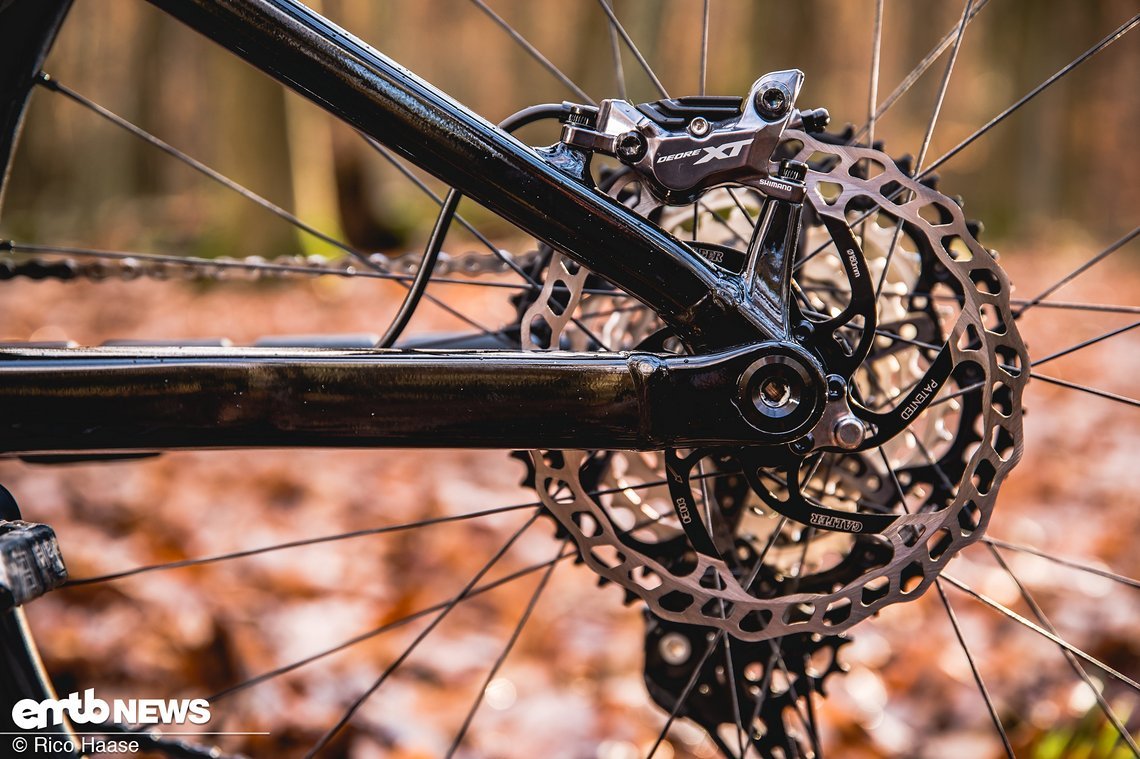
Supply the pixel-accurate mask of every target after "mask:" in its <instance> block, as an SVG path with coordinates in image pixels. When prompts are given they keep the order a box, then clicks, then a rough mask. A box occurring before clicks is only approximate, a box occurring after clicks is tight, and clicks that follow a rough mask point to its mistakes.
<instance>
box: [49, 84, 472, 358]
mask: <svg viewBox="0 0 1140 759" xmlns="http://www.w3.org/2000/svg"><path fill="white" fill-rule="evenodd" d="M36 83H37V84H39V85H40V86H41V87H44V88H46V89H48V90H50V91H52V92H57V93H59V94H61V95H63V96H64V97H66V98H68V99H69V100H71V101H72V102H75V103H78V104H79V105H81V106H83V107H84V108H86V109H87V110H89V111H91V112H93V113H95V114H97V115H99V116H101V117H102V118H104V119H106V120H107V121H109V122H110V123H112V124H114V125H115V126H117V127H119V128H121V129H123V130H125V131H127V132H129V133H130V134H132V135H134V136H135V137H138V138H139V139H141V140H143V141H144V142H146V143H148V144H150V145H152V146H154V147H155V148H158V149H159V150H161V151H162V152H164V153H166V154H167V155H169V156H171V157H173V158H176V159H177V160H178V161H180V162H182V163H184V164H185V165H187V166H189V167H190V168H192V169H194V170H195V171H197V172H198V173H200V174H202V175H203V176H205V177H208V178H209V179H211V180H212V181H214V182H217V183H218V184H220V185H222V186H223V187H226V188H228V189H229V190H231V191H233V192H235V193H237V194H238V195H240V196H242V197H243V198H245V199H247V200H249V201H251V202H253V203H255V204H256V205H258V206H260V207H261V208H263V209H265V210H266V211H268V212H270V213H272V214H273V215H274V216H277V217H278V218H280V219H282V220H284V221H286V222H288V223H289V224H291V225H293V226H294V227H295V228H296V229H298V230H300V231H302V232H304V233H306V234H308V235H311V236H313V237H315V238H317V239H318V240H320V241H322V242H324V243H326V244H328V245H331V246H332V247H334V248H337V249H338V250H341V251H343V252H344V253H346V254H348V255H350V256H352V257H353V258H355V259H356V260H358V261H360V262H361V263H362V264H364V265H365V266H367V267H369V268H371V269H375V270H376V271H384V270H385V269H384V267H383V266H381V265H380V264H378V263H376V262H375V261H373V260H372V258H371V257H369V256H367V255H365V254H364V253H363V252H361V251H359V250H357V249H356V248H354V247H352V246H351V245H348V244H346V243H344V242H341V241H340V240H338V239H336V238H335V237H332V236H331V235H329V234H327V233H325V232H322V231H320V230H319V229H317V228H316V227H313V226H312V225H311V224H308V223H306V222H304V221H302V220H301V219H299V218H298V217H297V216H296V215H295V214H292V213H290V212H289V211H286V210H285V209H284V208H282V207H281V206H279V205H277V204H276V203H273V202H271V201H270V200H268V199H266V198H264V197H262V196H261V195H258V194H257V193H255V192H253V191H252V190H250V189H248V188H246V187H245V186H244V185H241V184H239V183H237V182H235V181H234V180H232V179H230V178H229V177H227V176H226V175H224V174H222V173H221V172H218V171H215V170H214V169H212V168H210V167H209V166H207V165H206V164H204V163H202V162H201V161H199V160H197V159H196V158H193V157H192V156H190V155H189V154H187V153H185V152H183V151H181V150H179V149H178V148H176V147H174V146H173V145H171V144H169V143H167V142H166V141H164V140H162V139H160V138H159V137H156V136H155V135H153V134H151V133H150V132H148V131H146V130H145V129H142V128H141V127H139V126H136V125H135V124H134V123H132V122H130V121H128V120H127V119H124V118H123V117H122V116H119V115H118V114H116V113H114V112H113V111H111V110H109V109H107V108H104V107H103V106H101V105H99V104H98V103H96V102H95V101H93V100H90V99H88V98H86V97H84V96H83V95H80V94H79V93H78V92H76V91H75V90H72V89H70V88H68V87H66V86H64V85H63V84H61V83H60V82H58V81H56V80H55V79H53V78H52V77H51V76H50V75H48V74H47V73H44V72H40V75H39V77H37V79H36ZM393 281H395V282H398V283H399V284H400V285H401V286H402V287H410V285H409V284H408V283H406V282H404V281H402V280H400V279H393ZM425 297H427V299H428V300H429V301H431V303H433V304H434V305H436V306H438V307H439V308H441V309H443V310H444V311H446V312H447V313H449V314H451V315H452V316H454V317H455V318H457V319H460V320H461V321H463V322H465V323H466V324H468V325H470V326H472V327H474V328H475V329H477V330H479V331H480V332H482V333H483V334H488V335H489V334H491V330H490V329H488V328H487V327H484V326H483V325H481V324H479V323H478V322H476V321H475V320H473V319H471V318H470V317H468V316H466V315H464V314H462V313H460V312H459V311H457V310H456V309H455V308H453V307H452V306H450V305H448V304H446V303H443V302H442V301H440V300H439V299H438V298H434V297H432V296H425Z"/></svg>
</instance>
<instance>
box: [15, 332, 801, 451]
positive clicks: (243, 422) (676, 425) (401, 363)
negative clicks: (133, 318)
mask: <svg viewBox="0 0 1140 759" xmlns="http://www.w3.org/2000/svg"><path fill="white" fill-rule="evenodd" d="M775 349H776V348H775V347H774V346H759V347H757V348H743V349H734V350H729V351H725V352H722V353H718V354H714V355H710V356H704V357H683V356H661V355H658V354H653V353H636V352H635V353H620V354H615V353H549V354H544V353H539V354H535V353H523V352H519V353H514V352H507V351H486V352H482V351H473V352H469V353H467V354H460V353H440V352H428V351H380V350H369V351H336V350H313V349H292V350H290V349H273V348H266V349H256V348H243V349H233V348H158V347H156V348H131V347H124V348H87V349H75V348H70V349H69V348H25V349H19V350H17V349H5V350H3V351H0V408H3V409H4V415H3V417H2V419H0V452H5V453H49V454H59V453H68V452H75V451H131V450H134V451H139V450H142V451H145V450H150V449H165V448H219V447H220V448H224V447H237V446H254V447H263V446H357V447H434V448H439V447H461V448H543V447H554V448H587V449H597V448H623V449H660V448H662V447H665V446H669V445H683V446H694V445H718V444H729V443H748V444H757V443H775V442H779V441H780V440H782V439H784V438H783V437H779V436H777V435H776V434H775V433H773V434H767V433H765V432H764V431H762V430H760V429H758V428H756V427H753V426H752V425H750V424H749V423H748V422H746V421H745V420H744V419H743V417H742V416H741V413H740V411H739V410H738V408H737V406H736V401H735V400H734V399H735V398H736V397H737V395H738V390H737V385H738V383H739V379H740V376H741V374H742V373H743V372H744V371H745V369H746V368H747V367H748V366H749V365H750V364H751V363H752V362H754V361H755V360H756V359H757V358H758V357H760V356H763V355H767V354H768V353H769V352H770V351H772V350H775ZM785 437H786V436H785Z"/></svg>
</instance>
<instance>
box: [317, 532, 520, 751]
mask: <svg viewBox="0 0 1140 759" xmlns="http://www.w3.org/2000/svg"><path fill="white" fill-rule="evenodd" d="M538 516H539V513H538V512H537V511H536V512H535V514H534V516H532V517H531V518H530V519H528V520H527V522H526V524H524V525H523V526H522V527H520V528H519V529H518V530H517V531H516V532H515V533H514V534H513V535H511V537H510V538H509V539H508V540H507V542H506V543H504V544H503V545H502V547H500V548H499V550H498V551H496V552H495V555H494V556H492V557H491V559H490V560H489V561H488V562H487V563H486V564H484V565H483V567H482V569H480V570H479V571H478V572H476V573H475V576H474V577H472V578H471V580H470V581H469V582H468V583H467V585H465V586H464V588H463V590H461V591H460V592H459V595H457V596H456V597H455V598H454V599H452V600H451V601H449V602H448V604H447V605H446V606H444V607H443V609H441V610H440V611H439V613H438V614H437V615H436V616H434V617H433V618H432V620H431V622H429V623H428V625H427V627H425V628H424V629H423V630H421V631H420V632H419V633H418V634H417V635H416V637H415V638H414V639H413V640H412V642H411V643H410V644H408V646H407V648H405V649H404V651H403V652H402V653H401V654H400V655H399V656H397V657H396V659H395V660H394V661H393V662H392V663H391V664H389V665H388V667H387V668H386V669H385V670H384V671H383V672H382V673H381V674H380V676H379V677H378V678H376V680H374V681H373V683H372V685H370V686H369V687H368V689H367V690H365V691H364V692H363V693H361V694H360V696H358V697H357V698H356V700H355V701H353V702H352V703H351V704H350V705H349V707H348V708H347V709H346V710H345V711H344V714H343V715H341V718H340V719H339V720H338V721H337V723H336V724H335V725H333V726H332V727H331V728H329V729H328V731H327V732H326V733H325V734H324V735H322V736H321V737H320V738H319V739H318V740H317V742H316V743H315V744H314V745H313V747H312V748H311V749H309V751H308V752H306V754H305V759H312V757H314V756H316V755H317V754H318V753H319V752H320V751H321V750H322V749H323V748H325V747H326V746H328V744H329V741H331V740H332V739H333V738H335V737H336V735H337V733H339V732H340V731H341V730H343V729H344V727H345V725H347V724H348V723H349V722H350V721H351V720H352V718H353V717H354V716H355V715H356V713H357V712H358V711H359V710H360V707H362V706H364V703H365V702H366V701H367V700H368V699H369V698H370V697H371V696H372V694H373V693H375V692H376V691H377V690H379V689H380V687H381V686H382V685H383V684H384V683H385V682H387V681H388V678H389V677H391V675H392V673H393V672H395V671H396V669H397V668H399V666H400V665H401V664H403V663H404V662H405V661H406V660H407V659H408V657H409V656H411V655H412V653H414V652H415V650H416V649H417V648H418V647H419V645H420V643H422V642H423V641H424V639H425V638H427V636H428V635H431V633H432V631H434V630H435V628H436V627H438V626H439V624H440V623H441V622H443V620H444V619H446V618H447V615H448V614H450V613H451V611H452V610H453V609H455V607H456V606H458V605H459V602H460V601H462V600H463V599H464V598H466V597H467V596H468V595H469V594H470V593H471V591H472V590H473V589H474V588H475V586H476V585H477V584H478V582H479V580H481V579H483V575H485V574H487V572H489V571H491V568H492V567H494V566H495V564H496V563H497V562H498V561H499V559H501V558H502V557H503V555H504V554H505V553H506V552H507V551H508V550H510V547H511V546H512V545H514V544H515V541H517V540H518V539H519V538H520V537H522V534H523V533H524V532H526V531H527V529H529V528H530V526H531V525H532V524H534V522H535V520H536V519H538Z"/></svg>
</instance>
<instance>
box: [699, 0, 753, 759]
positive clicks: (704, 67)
mask: <svg viewBox="0 0 1140 759" xmlns="http://www.w3.org/2000/svg"><path fill="white" fill-rule="evenodd" d="M708 72H709V0H704V2H703V5H702V7H701V61H700V76H699V77H698V78H697V94H698V95H704V94H705V84H706V80H707V79H708ZM742 756H743V755H742Z"/></svg>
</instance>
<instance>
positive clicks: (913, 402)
mask: <svg viewBox="0 0 1140 759" xmlns="http://www.w3.org/2000/svg"><path fill="white" fill-rule="evenodd" d="M937 389H938V380H930V382H927V383H926V384H925V385H923V386H922V388H920V389H919V391H918V392H917V393H915V394H914V397H913V398H911V399H910V403H908V404H907V405H906V408H904V409H903V410H902V413H901V414H899V416H900V417H902V418H903V419H904V420H906V419H910V418H911V417H912V416H914V414H915V412H916V411H918V410H919V409H921V408H922V405H923V404H924V403H925V402H926V399H927V398H929V397H930V396H931V394H933V393H934V391H935V390H937Z"/></svg>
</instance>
